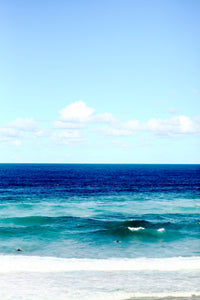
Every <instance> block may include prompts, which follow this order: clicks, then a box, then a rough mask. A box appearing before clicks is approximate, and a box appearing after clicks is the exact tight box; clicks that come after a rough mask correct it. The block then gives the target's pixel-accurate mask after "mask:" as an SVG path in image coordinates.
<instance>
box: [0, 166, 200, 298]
mask: <svg viewBox="0 0 200 300" xmlns="http://www.w3.org/2000/svg"><path fill="white" fill-rule="evenodd" d="M17 249H21V250H22V251H16V250H17ZM0 296H1V299H3V300H7V299H15V300H19V299H20V300H33V299H34V300H36V299H37V300H38V299H45V300H47V299H48V300H50V299H56V300H66V299H70V300H71V299H72V300H73V299H76V300H83V299H84V300H86V299H87V300H100V299H102V300H107V299H111V300H125V299H190V298H191V299H200V165H134V164H130V165H129V164H105V165H104V164H0Z"/></svg>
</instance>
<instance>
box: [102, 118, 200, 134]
mask: <svg viewBox="0 0 200 300" xmlns="http://www.w3.org/2000/svg"><path fill="white" fill-rule="evenodd" d="M139 132H149V133H153V134H154V135H155V136H157V137H158V136H159V137H175V136H178V135H184V134H200V125H199V122H198V120H197V119H193V120H192V119H190V118H189V117H187V116H175V117H172V118H170V119H155V118H152V119H150V120H149V121H148V122H146V123H140V122H139V121H138V120H131V121H128V122H126V123H122V124H121V125H119V124H116V123H115V125H114V126H113V125H112V126H110V127H106V128H104V133H105V134H106V135H108V136H131V135H133V134H134V133H139Z"/></svg>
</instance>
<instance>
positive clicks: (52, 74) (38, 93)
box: [0, 0, 200, 163]
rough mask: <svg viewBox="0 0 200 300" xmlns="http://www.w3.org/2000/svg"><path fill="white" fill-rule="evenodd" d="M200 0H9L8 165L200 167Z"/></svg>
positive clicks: (1, 53) (2, 84)
mask: <svg viewBox="0 0 200 300" xmlns="http://www.w3.org/2000/svg"><path fill="white" fill-rule="evenodd" d="M199 13H200V1H198V0H191V1H185V0H168V1H160V0H159V1H157V0H151V1H150V0H123V1H121V0H106V1H105V0H101V1H94V0H90V1H89V0H74V1H68V0H65V1H62V0H58V1H53V0H44V1H40V0H34V1H25V0H18V1H16V0H2V1H0V25H1V32H0V34H1V48H0V60H1V68H0V101H1V102H0V104H1V106H0V162H2V163H4V162H19V163H21V162H30V163H36V162H41V163H42V162H44V163H46V162H50V163H200V155H199V148H200V56H199V53H200V39H199V28H200V19H199Z"/></svg>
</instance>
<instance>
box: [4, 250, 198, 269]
mask: <svg viewBox="0 0 200 300" xmlns="http://www.w3.org/2000/svg"><path fill="white" fill-rule="evenodd" d="M146 270H147V271H154V270H158V271H180V270H200V257H172V258H135V259H125V258H112V259H76V258H56V257H39V256H24V255H22V254H19V255H1V256H0V273H16V272H40V273H47V272H71V271H146Z"/></svg>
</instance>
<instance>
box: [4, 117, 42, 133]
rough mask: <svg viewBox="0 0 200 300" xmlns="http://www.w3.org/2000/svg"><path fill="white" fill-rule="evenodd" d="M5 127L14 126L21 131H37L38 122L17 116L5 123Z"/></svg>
mask: <svg viewBox="0 0 200 300" xmlns="http://www.w3.org/2000/svg"><path fill="white" fill-rule="evenodd" d="M6 127H7V128H14V129H16V130H21V131H37V130H38V124H37V122H36V121H35V120H34V119H32V118H30V119H28V118H27V119H21V118H18V119H16V120H15V121H13V122H11V123H9V124H7V126H6Z"/></svg>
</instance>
